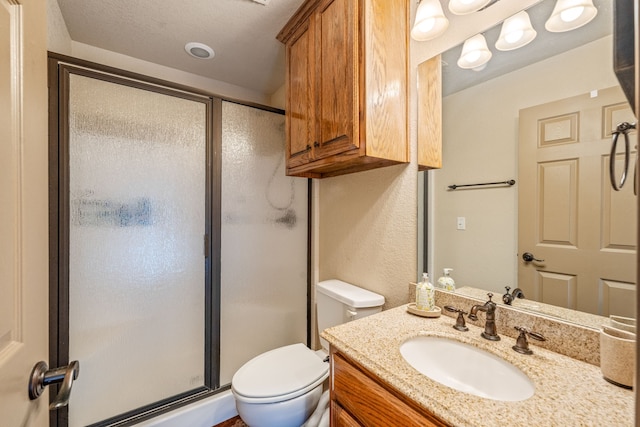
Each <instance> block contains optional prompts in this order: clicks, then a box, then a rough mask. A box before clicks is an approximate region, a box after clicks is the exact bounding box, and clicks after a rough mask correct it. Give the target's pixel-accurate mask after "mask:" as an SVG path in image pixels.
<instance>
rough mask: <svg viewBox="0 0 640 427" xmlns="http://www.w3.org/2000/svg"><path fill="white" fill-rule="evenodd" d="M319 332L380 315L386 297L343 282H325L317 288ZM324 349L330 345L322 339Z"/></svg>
mask: <svg viewBox="0 0 640 427" xmlns="http://www.w3.org/2000/svg"><path fill="white" fill-rule="evenodd" d="M316 304H317V313H318V332H322V331H324V330H325V329H327V328H330V327H332V326H336V325H340V324H342V323H346V322H349V321H351V320H355V319H359V318H361V317H366V316H370V315H372V314H375V313H379V312H380V311H381V310H382V305H383V304H384V297H383V296H382V295H379V294H376V293H375V292H371V291H368V290H366V289H362V288H359V287H357V286H354V285H351V284H349V283H346V282H343V281H341V280H336V279H332V280H324V281H322V282H320V283H318V285H317V286H316ZM320 341H321V343H322V348H323V349H324V350H325V351H327V352H328V351H329V343H328V342H327V341H325V340H324V339H322V338H320Z"/></svg>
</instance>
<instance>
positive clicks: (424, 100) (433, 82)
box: [418, 55, 442, 171]
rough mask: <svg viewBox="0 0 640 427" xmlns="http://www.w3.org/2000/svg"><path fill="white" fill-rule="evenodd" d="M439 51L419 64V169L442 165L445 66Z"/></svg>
mask: <svg viewBox="0 0 640 427" xmlns="http://www.w3.org/2000/svg"><path fill="white" fill-rule="evenodd" d="M440 63H441V58H440V55H437V56H434V57H433V58H431V59H429V60H427V61H424V62H423V63H422V64H420V65H418V91H419V93H420V96H419V97H418V98H419V100H418V170H421V171H424V170H429V169H440V168H441V167H442V67H441V65H440Z"/></svg>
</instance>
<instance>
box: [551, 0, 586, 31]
mask: <svg viewBox="0 0 640 427" xmlns="http://www.w3.org/2000/svg"><path fill="white" fill-rule="evenodd" d="M597 14H598V9H597V8H596V7H595V6H594V5H593V0H557V3H556V6H555V7H554V8H553V12H551V16H550V17H549V19H548V20H547V22H546V23H545V24H544V27H545V28H546V29H547V31H551V32H552V33H561V32H564V31H570V30H575V29H576V28H579V27H582V26H583V25H585V24H588V23H589V22H591V20H592V19H593V18H595V17H596V15H597Z"/></svg>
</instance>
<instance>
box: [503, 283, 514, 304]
mask: <svg viewBox="0 0 640 427" xmlns="http://www.w3.org/2000/svg"><path fill="white" fill-rule="evenodd" d="M504 288H505V290H506V291H507V292H505V294H504V295H502V302H504V303H505V304H507V305H511V301H513V295H511V294H510V293H509V291H510V290H511V286H505V287H504Z"/></svg>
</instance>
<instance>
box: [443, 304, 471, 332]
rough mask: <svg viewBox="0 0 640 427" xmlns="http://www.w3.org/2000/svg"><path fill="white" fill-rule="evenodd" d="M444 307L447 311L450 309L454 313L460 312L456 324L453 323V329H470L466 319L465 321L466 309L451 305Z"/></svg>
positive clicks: (463, 330)
mask: <svg viewBox="0 0 640 427" xmlns="http://www.w3.org/2000/svg"><path fill="white" fill-rule="evenodd" d="M444 309H445V310H447V311H450V312H452V313H458V317H457V319H456V324H455V325H453V329H457V330H458V331H462V332H466V331H468V330H469V328H468V327H467V325H466V323H465V321H464V315H465V314H467V312H466V311H464V310H461V309H459V308H457V307H453V306H451V305H445V306H444Z"/></svg>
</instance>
